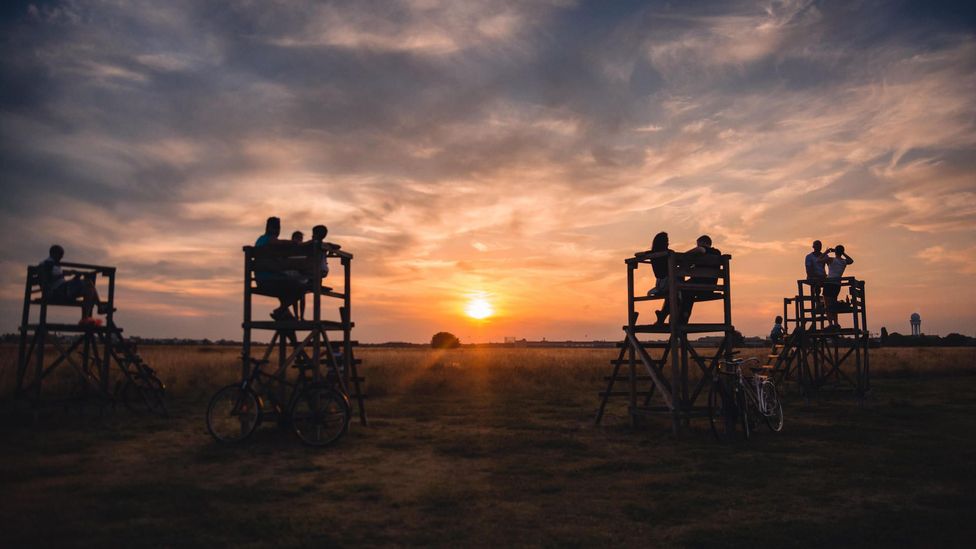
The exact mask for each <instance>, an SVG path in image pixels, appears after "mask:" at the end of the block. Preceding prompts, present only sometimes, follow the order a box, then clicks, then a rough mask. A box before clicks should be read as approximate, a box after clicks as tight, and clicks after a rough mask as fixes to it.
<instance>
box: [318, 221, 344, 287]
mask: <svg viewBox="0 0 976 549" xmlns="http://www.w3.org/2000/svg"><path fill="white" fill-rule="evenodd" d="M328 234H329V229H328V227H326V226H325V225H316V226H314V227H312V242H313V243H317V244H318V245H319V246H322V251H329V250H332V251H335V250H338V249H339V248H340V246H339V245H338V244H332V243H331V242H326V241H325V237H326V236H328ZM327 276H329V262H328V258H326V256H325V255H322V278H325V277H327Z"/></svg>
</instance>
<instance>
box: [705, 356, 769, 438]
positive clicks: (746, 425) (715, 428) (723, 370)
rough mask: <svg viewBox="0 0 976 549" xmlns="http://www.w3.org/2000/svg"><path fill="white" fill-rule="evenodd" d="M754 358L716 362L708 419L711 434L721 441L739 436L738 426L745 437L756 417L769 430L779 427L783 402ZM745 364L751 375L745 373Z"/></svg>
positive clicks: (709, 396)
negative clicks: (717, 363) (716, 367)
mask: <svg viewBox="0 0 976 549" xmlns="http://www.w3.org/2000/svg"><path fill="white" fill-rule="evenodd" d="M758 364H759V359H758V358H754V357H753V358H747V359H742V358H739V359H726V360H723V361H721V362H720V363H719V366H718V370H717V371H716V375H715V376H713V377H712V386H711V389H710V390H709V392H708V419H709V422H710V423H711V427H712V433H713V434H714V435H715V438H717V439H718V440H719V441H721V442H729V441H732V440H735V439H737V438H738V437H739V435H738V433H737V429H738V428H739V427H738V426H739V425H740V424H741V426H742V427H741V428H742V434H743V435H744V436H745V438H746V440H748V439H749V438H750V437H751V436H752V432H753V431H755V430H756V428H757V427H758V425H759V420H760V418H762V419H763V421H764V422H765V423H766V426H767V427H769V429H770V430H771V431H773V432H777V433H778V432H780V431H782V430H783V405H782V403H781V402H780V399H779V393H778V392H777V390H776V385H775V384H774V383H773V381H772V380H771V379H769V376H767V375H763V374H762V373H761V372H762V371H763V368H761V367H757V366H755V365H758ZM746 365H749V366H748V367H749V369H750V370H751V371H752V375H751V376H747V375H745V374H744V373H743V372H744V366H746Z"/></svg>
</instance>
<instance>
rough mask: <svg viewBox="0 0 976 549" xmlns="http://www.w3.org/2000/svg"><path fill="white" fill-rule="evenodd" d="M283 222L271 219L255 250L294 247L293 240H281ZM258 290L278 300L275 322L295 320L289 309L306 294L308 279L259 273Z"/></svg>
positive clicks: (297, 274)
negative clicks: (267, 247) (270, 247)
mask: <svg viewBox="0 0 976 549" xmlns="http://www.w3.org/2000/svg"><path fill="white" fill-rule="evenodd" d="M280 235H281V220H280V219H278V218H277V217H269V218H268V221H267V223H266V224H265V228H264V234H263V235H261V236H260V237H258V239H257V241H255V242H254V247H255V248H260V247H263V246H294V243H293V242H292V241H291V240H281V239H279V238H278V237H279V236H280ZM254 279H255V281H256V282H257V288H258V290H260V291H261V292H262V293H265V294H268V295H271V296H274V297H277V298H278V302H279V304H280V306H279V307H278V308H277V309H275V310H274V311H272V312H271V318H273V319H274V320H294V319H295V317H294V315H292V314H291V312H290V311H289V309H290V308H291V306H292V304H294V303H295V302H297V301H298V300H299V299H301V297H302V295H304V293H305V286H306V284H307V279H306V278H305V277H303V276H302V275H301V273H297V272H287V271H286V272H272V271H257V272H255V273H254Z"/></svg>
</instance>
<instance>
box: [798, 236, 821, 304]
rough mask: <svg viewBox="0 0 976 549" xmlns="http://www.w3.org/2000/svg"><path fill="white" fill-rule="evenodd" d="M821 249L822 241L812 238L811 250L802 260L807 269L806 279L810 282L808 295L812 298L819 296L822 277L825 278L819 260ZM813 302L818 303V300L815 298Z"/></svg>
mask: <svg viewBox="0 0 976 549" xmlns="http://www.w3.org/2000/svg"><path fill="white" fill-rule="evenodd" d="M821 249H823V243H822V242H820V241H819V240H814V241H813V251H812V252H810V253H808V254H807V256H806V257H805V258H804V261H803V264H804V267H806V270H807V281H808V282H809V283H810V295H811V297H814V298H819V297H820V289H821V287H822V286H823V282H824V279H826V278H827V272H826V271H825V270H824V264H823V263H822V262H821V261H820V258H822V257H823V253H822V252H821V251H820V250H821ZM814 302H815V303H819V300H817V299H815V300H814Z"/></svg>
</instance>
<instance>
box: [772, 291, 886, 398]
mask: <svg viewBox="0 0 976 549" xmlns="http://www.w3.org/2000/svg"><path fill="white" fill-rule="evenodd" d="M840 285H841V291H842V292H843V289H844V288H847V289H848V292H847V294H848V295H847V296H846V298H845V299H844V300H843V301H840V298H838V302H837V308H836V312H837V317H838V321H840V323H841V325H842V326H844V327H842V328H840V329H829V328H828V325H829V324H828V319H827V311H826V308H825V307H826V305H825V304H824V302H823V299H822V297H821V296H819V295H816V294H815V292H814V286H813V285H812V284H811V282H810V281H809V280H806V279H804V280H797V281H796V287H797V294H796V296H794V297H788V298H784V299H783V328H784V330H785V331H786V334H785V335H784V339H783V342H782V343H781V344H779V345H775V346H773V349H772V352H771V353H770V355H769V359H768V365H769V366H770V367H771V368H772V371H773V375H774V376H775V378H776V379H777V380H778V381H787V380H790V381H796V382H797V383H798V384H799V386H800V390H801V391H802V392H803V394H804V395H806V396H808V397H809V396H812V395H814V394H815V393H817V392H818V391H820V390H821V389H823V388H826V387H837V386H840V387H849V388H851V389H853V391H854V395H855V396H856V397H858V398H863V397H864V396H865V395H867V394H868V392H869V391H870V390H871V369H870V362H869V349H870V333H869V332H868V321H867V301H866V299H865V291H864V281H863V280H857V279H856V278H854V277H843V278H841V279H840Z"/></svg>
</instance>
